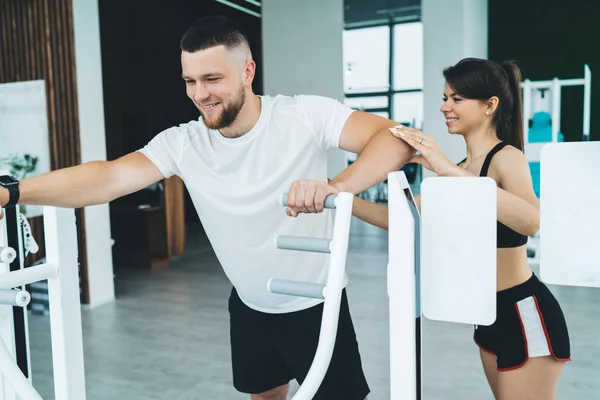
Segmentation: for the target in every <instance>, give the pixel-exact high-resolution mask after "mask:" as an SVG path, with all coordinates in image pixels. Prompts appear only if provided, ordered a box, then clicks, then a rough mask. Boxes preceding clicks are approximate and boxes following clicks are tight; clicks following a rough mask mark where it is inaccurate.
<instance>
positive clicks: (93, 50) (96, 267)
mask: <svg viewBox="0 0 600 400" xmlns="http://www.w3.org/2000/svg"><path fill="white" fill-rule="evenodd" d="M73 25H74V34H75V64H76V71H77V72H76V73H77V100H78V103H77V105H78V107H79V130H80V140H81V161H82V162H87V161H94V160H106V141H105V131H104V100H103V93H102V64H101V56H100V22H99V19H98V1H97V0H73ZM85 231H86V251H87V269H88V281H89V290H90V304H89V306H90V307H95V306H99V305H102V304H105V303H108V302H111V301H113V300H114V298H115V290H114V281H113V278H114V276H113V264H112V248H111V246H112V244H111V243H112V239H111V237H110V215H109V209H108V205H107V204H104V205H99V206H93V207H86V208H85Z"/></svg>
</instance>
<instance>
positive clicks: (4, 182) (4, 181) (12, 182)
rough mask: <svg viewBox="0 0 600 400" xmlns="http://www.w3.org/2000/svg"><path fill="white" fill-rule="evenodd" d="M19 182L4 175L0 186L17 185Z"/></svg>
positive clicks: (0, 179)
mask: <svg viewBox="0 0 600 400" xmlns="http://www.w3.org/2000/svg"><path fill="white" fill-rule="evenodd" d="M17 183H18V182H17V180H16V179H15V178H13V177H12V176H8V175H2V176H0V185H2V186H8V185H16V184H17Z"/></svg>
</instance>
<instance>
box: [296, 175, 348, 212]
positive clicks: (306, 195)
mask: <svg viewBox="0 0 600 400" xmlns="http://www.w3.org/2000/svg"><path fill="white" fill-rule="evenodd" d="M338 193H339V190H337V189H336V188H335V186H332V185H330V184H328V183H327V182H321V181H311V180H300V181H294V182H292V185H291V186H290V191H289V193H288V207H287V209H286V214H287V215H289V216H290V217H297V216H298V214H300V213H320V212H322V211H323V209H324V205H325V198H326V197H327V196H329V195H330V194H338Z"/></svg>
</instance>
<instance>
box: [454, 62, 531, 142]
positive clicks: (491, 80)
mask: <svg viewBox="0 0 600 400" xmlns="http://www.w3.org/2000/svg"><path fill="white" fill-rule="evenodd" d="M444 77H445V78H446V82H447V83H448V85H449V86H450V87H451V88H452V89H453V90H454V92H455V93H456V94H458V95H460V96H463V97H465V98H467V99H474V100H482V101H487V100H489V99H490V98H491V97H493V96H496V97H498V99H499V100H500V101H499V102H498V108H497V109H496V112H495V114H494V117H493V118H494V119H493V120H492V123H493V124H494V126H495V128H496V134H497V135H498V138H499V139H500V140H502V141H503V142H507V143H509V144H511V145H513V146H514V147H516V148H518V149H519V150H521V151H523V147H524V145H523V111H522V108H521V71H520V69H519V67H518V66H517V64H515V63H514V62H512V61H507V62H503V63H502V65H500V64H498V63H495V62H493V61H490V60H483V59H479V58H465V59H463V60H461V61H459V62H458V64H456V65H453V66H451V67H448V68H446V69H445V70H444Z"/></svg>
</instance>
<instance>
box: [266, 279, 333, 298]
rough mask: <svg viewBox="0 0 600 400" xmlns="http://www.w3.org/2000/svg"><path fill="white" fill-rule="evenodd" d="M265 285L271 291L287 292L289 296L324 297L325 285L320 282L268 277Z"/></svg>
mask: <svg viewBox="0 0 600 400" xmlns="http://www.w3.org/2000/svg"><path fill="white" fill-rule="evenodd" d="M267 287H268V289H269V291H270V292H272V293H279V294H287V295H290V296H300V297H310V298H313V299H324V298H325V295H324V294H323V289H324V288H325V285H322V284H320V283H310V282H297V281H289V280H284V279H269V282H268V283H267Z"/></svg>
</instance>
